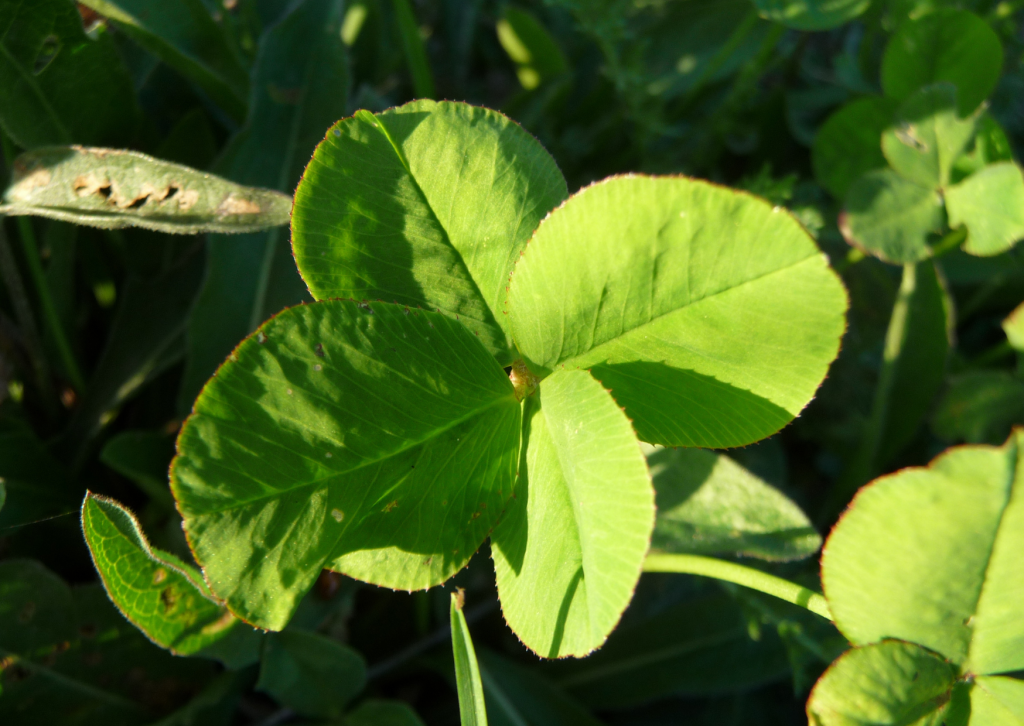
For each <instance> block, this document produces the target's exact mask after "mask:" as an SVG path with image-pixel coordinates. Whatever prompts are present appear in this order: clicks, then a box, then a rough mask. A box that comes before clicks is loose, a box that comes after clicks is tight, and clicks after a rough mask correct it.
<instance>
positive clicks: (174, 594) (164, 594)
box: [160, 585, 180, 612]
mask: <svg viewBox="0 0 1024 726" xmlns="http://www.w3.org/2000/svg"><path fill="white" fill-rule="evenodd" d="M179 597H180V595H179V593H178V591H177V590H175V589H174V586H173V585H172V586H170V587H165V588H164V589H163V590H161V591H160V602H162V603H163V605H164V612H170V611H171V610H173V609H174V606H175V605H177V603H178V599H179Z"/></svg>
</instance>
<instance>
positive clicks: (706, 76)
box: [682, 10, 759, 108]
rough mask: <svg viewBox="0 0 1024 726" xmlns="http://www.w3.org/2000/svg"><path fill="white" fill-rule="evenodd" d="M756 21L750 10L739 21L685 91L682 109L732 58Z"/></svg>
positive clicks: (756, 18) (752, 11)
mask: <svg viewBox="0 0 1024 726" xmlns="http://www.w3.org/2000/svg"><path fill="white" fill-rule="evenodd" d="M758 20H759V17H758V15H757V12H756V11H754V10H751V11H750V12H749V13H747V15H746V17H745V18H743V20H742V21H740V23H739V25H737V26H736V27H735V28H734V29H733V31H732V35H730V36H729V38H728V39H727V40H726V41H725V43H724V44H723V45H722V47H721V48H719V49H718V51H717V52H716V53H715V54H714V55H713V56H712V57H711V60H709V61H708V62H707V64H706V65H705V66H704V68H702V69H701V72H700V73H699V74H698V75H697V78H695V79H694V81H693V85H691V86H690V88H689V90H687V92H686V96H685V97H684V98H683V101H682V107H683V108H689V106H690V104H691V103H692V102H693V100H694V99H695V98H696V97H697V95H698V94H700V92H701V91H702V90H704V86H705V85H707V82H708V81H709V80H710V79H711V78H713V77H714V75H715V74H716V73H718V71H719V70H720V69H721V68H722V66H723V65H725V62H726V61H727V60H729V58H731V57H732V55H733V53H735V52H736V49H737V48H739V46H740V43H742V42H743V41H744V40H746V39H747V36H748V35H750V31H752V30H753V29H754V28H755V27H756V26H757V22H758Z"/></svg>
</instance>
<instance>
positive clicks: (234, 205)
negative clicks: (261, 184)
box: [217, 194, 263, 217]
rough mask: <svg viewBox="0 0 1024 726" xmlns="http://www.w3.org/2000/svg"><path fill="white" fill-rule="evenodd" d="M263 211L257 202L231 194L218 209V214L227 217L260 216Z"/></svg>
mask: <svg viewBox="0 0 1024 726" xmlns="http://www.w3.org/2000/svg"><path fill="white" fill-rule="evenodd" d="M262 211H263V209H262V208H261V207H260V205H258V204H257V203H256V202H253V201H250V200H249V199H244V198H243V197H239V196H237V195H235V194H229V195H228V196H227V198H226V199H225V200H224V201H223V202H221V203H220V206H219V207H217V214H218V215H219V216H221V217H226V216H227V215H229V214H259V213H260V212H262Z"/></svg>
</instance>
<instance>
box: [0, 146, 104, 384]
mask: <svg viewBox="0 0 1024 726" xmlns="http://www.w3.org/2000/svg"><path fill="white" fill-rule="evenodd" d="M3 148H4V157H5V158H6V159H7V164H8V166H10V164H11V162H12V161H13V159H14V145H13V144H12V143H11V140H10V139H9V138H8V137H7V135H6V134H4V135H3ZM17 223H18V236H19V237H20V238H21V248H22V251H23V252H24V254H25V263H26V264H27V265H28V271H29V275H30V276H31V278H32V284H33V286H34V287H35V289H36V295H37V296H38V298H39V304H40V306H41V307H42V309H43V318H44V320H45V321H46V326H47V327H48V328H49V329H50V334H51V335H52V336H53V342H54V343H55V344H56V346H57V354H58V355H59V356H60V359H61V363H63V364H64V371H65V372H66V373H67V375H68V378H70V379H71V385H73V386H74V387H75V390H76V391H77V392H78V394H79V395H81V394H82V392H83V391H85V378H84V376H82V370H81V369H80V368H79V367H78V361H76V360H75V356H74V353H72V351H71V344H70V343H69V342H68V338H67V335H66V334H65V332H64V326H63V325H61V322H60V316H59V315H58V314H57V306H56V305H55V304H54V302H53V294H52V293H51V292H50V286H49V284H48V283H47V282H46V273H45V272H43V262H42V260H41V259H40V257H39V246H38V245H37V244H36V236H35V232H34V231H33V229H32V220H31V219H29V218H28V217H24V216H20V217H18V219H17Z"/></svg>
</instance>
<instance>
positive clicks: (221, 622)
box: [199, 609, 235, 635]
mask: <svg viewBox="0 0 1024 726" xmlns="http://www.w3.org/2000/svg"><path fill="white" fill-rule="evenodd" d="M234 623H235V616H234V615H232V614H231V613H230V612H229V611H228V610H226V609H225V610H224V613H223V614H222V615H221V616H220V617H219V618H217V619H216V620H214V621H213V622H212V623H209V624H207V625H204V626H203V628H202V630H200V631H199V632H201V633H202V634H203V635H213V634H214V633H220V632H221V631H224V630H227V629H228V628H230V627H231V626H232V625H233V624H234Z"/></svg>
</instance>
